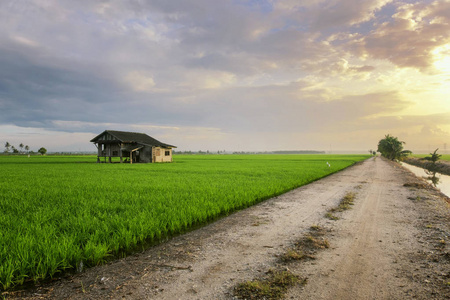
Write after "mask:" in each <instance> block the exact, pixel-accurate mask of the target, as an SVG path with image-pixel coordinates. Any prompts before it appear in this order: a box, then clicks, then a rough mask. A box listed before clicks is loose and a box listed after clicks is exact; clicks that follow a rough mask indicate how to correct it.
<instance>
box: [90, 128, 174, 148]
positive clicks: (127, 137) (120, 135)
mask: <svg viewBox="0 0 450 300" xmlns="http://www.w3.org/2000/svg"><path fill="white" fill-rule="evenodd" d="M106 133H109V134H110V135H112V136H113V137H115V138H116V139H117V140H118V141H120V142H122V143H138V144H142V145H148V146H156V147H166V148H176V146H172V145H169V144H165V143H162V142H160V141H158V140H156V139H154V138H152V137H151V136H149V135H147V134H145V133H138V132H128V131H117V130H105V131H103V132H102V133H100V134H99V135H97V136H96V137H95V138H93V139H92V140H91V142H92V143H97V142H98V141H99V140H100V137H101V136H103V135H104V134H106Z"/></svg>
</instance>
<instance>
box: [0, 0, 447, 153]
mask: <svg viewBox="0 0 450 300" xmlns="http://www.w3.org/2000/svg"><path fill="white" fill-rule="evenodd" d="M0 24H1V26H0V142H1V143H2V145H1V146H2V148H1V150H3V145H4V144H5V142H6V141H8V142H9V143H11V144H13V145H15V146H16V147H18V145H19V144H20V143H24V144H27V145H29V146H30V147H31V149H32V150H34V151H36V150H37V149H38V148H39V147H41V146H44V147H46V148H47V149H48V150H49V151H69V150H73V151H79V150H81V151H86V150H88V151H89V150H91V151H95V149H96V148H95V146H94V145H93V144H91V143H90V142H89V140H90V139H92V138H93V137H94V136H96V135H97V134H99V133H100V132H102V131H103V130H105V129H111V130H125V131H135V132H145V133H147V134H149V135H151V136H153V137H154V138H156V139H158V140H160V141H162V142H165V143H168V144H173V145H176V146H178V150H193V151H197V150H210V151H217V150H227V151H267V150H294V149H296V150H306V149H313V150H324V151H330V150H331V151H347V150H355V151H366V150H369V149H376V146H377V143H378V141H379V140H380V139H381V138H383V137H384V135H385V134H388V133H389V134H392V135H394V136H398V137H399V139H400V140H403V141H405V142H406V146H405V147H406V148H407V149H411V150H413V151H420V150H424V151H425V152H427V151H432V150H434V149H435V148H438V147H439V148H440V149H442V152H444V147H447V149H446V150H447V152H450V0H441V1H423V0H421V1H389V0H367V1H364V0H308V1H300V0H286V1H276V0H273V1H271V0H266V1H264V0H260V1H257V0H220V1H212V0H191V1H181V0H180V1H175V0H173V1H167V0H154V1H152V0H149V1H144V0H141V1H107V0H105V1H91V0H78V1H69V0H66V1H64V0H34V1H8V0H6V1H5V0H3V1H0ZM445 144H448V145H447V146H445Z"/></svg>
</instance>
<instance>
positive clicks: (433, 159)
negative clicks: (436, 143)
mask: <svg viewBox="0 0 450 300" xmlns="http://www.w3.org/2000/svg"><path fill="white" fill-rule="evenodd" d="M438 150H439V148H437V149H436V150H434V152H433V153H430V155H431V156H427V157H424V159H425V160H428V161H431V162H432V163H433V164H436V162H437V161H438V160H439V159H440V158H441V156H442V155H440V154H438V153H437V151H438Z"/></svg>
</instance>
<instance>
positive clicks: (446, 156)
mask: <svg viewBox="0 0 450 300" xmlns="http://www.w3.org/2000/svg"><path fill="white" fill-rule="evenodd" d="M430 155H432V153H430V154H414V155H413V157H417V158H425V157H427V156H430ZM439 155H441V154H439ZM439 160H445V161H450V154H442V155H441V156H440V157H439Z"/></svg>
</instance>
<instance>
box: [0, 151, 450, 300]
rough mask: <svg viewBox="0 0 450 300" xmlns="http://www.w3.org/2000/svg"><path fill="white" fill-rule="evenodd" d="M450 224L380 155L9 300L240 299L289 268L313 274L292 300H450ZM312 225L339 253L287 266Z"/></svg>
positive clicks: (437, 201) (445, 213)
mask: <svg viewBox="0 0 450 300" xmlns="http://www.w3.org/2000/svg"><path fill="white" fill-rule="evenodd" d="M413 182H416V183H419V184H418V185H416V187H405V186H403V185H404V184H405V183H413ZM417 187H418V188H417ZM347 192H355V193H356V198H355V205H354V206H353V208H352V209H351V210H348V211H345V212H343V213H341V214H340V220H337V221H333V220H329V219H327V218H325V217H324V215H325V213H326V212H327V211H328V210H329V209H330V208H332V207H335V206H336V205H337V204H338V203H339V201H340V200H341V198H342V197H343V196H344V195H345V194H346V193H347ZM449 221H450V209H449V205H448V204H447V203H446V202H445V201H444V200H443V198H442V196H440V195H439V193H438V192H436V191H435V190H432V189H428V188H426V186H425V185H423V184H422V183H421V181H420V180H419V179H417V178H416V177H414V176H413V175H412V174H411V173H409V172H408V171H406V170H405V169H403V168H402V167H400V166H398V165H396V164H394V163H392V162H389V161H386V160H383V159H381V158H376V159H373V158H372V159H370V160H367V161H365V162H363V163H361V164H358V165H355V166H353V167H351V168H348V169H346V170H344V171H342V172H339V173H337V174H334V175H332V176H329V177H327V178H324V179H322V180H320V181H317V182H315V183H312V184H310V185H308V186H305V187H302V188H299V189H296V190H294V191H291V192H289V193H286V194H284V195H282V196H279V197H276V198H273V199H270V200H268V201H265V202H264V203H261V204H259V205H256V206H254V207H251V208H249V209H246V210H244V211H240V212H238V213H235V214H233V215H231V216H229V217H227V218H224V219H221V220H219V221H217V222H215V223H213V224H210V225H208V226H206V227H203V228H201V229H199V230H196V231H192V232H190V233H187V234H185V235H182V236H179V237H176V238H173V239H171V240H170V241H168V242H166V243H164V244H161V245H159V246H156V247H153V248H151V249H148V250H146V251H144V252H142V253H138V254H135V255H133V256H130V257H127V258H124V259H121V260H119V261H115V262H112V263H109V264H107V265H104V266H100V267H96V268H92V269H89V270H87V271H85V272H83V273H81V274H77V275H75V276H66V277H65V278H62V279H59V280H57V281H55V282H53V283H48V284H44V285H42V286H40V287H37V288H35V289H32V290H28V291H16V292H14V293H11V294H8V295H7V296H11V297H20V298H36V299H37V298H41V299H42V298H57V299H63V298H64V299H66V298H71V299H123V298H126V299H233V287H234V286H235V285H236V284H237V283H239V282H243V281H247V280H252V279H254V278H257V277H258V276H261V275H262V274H264V272H266V271H268V270H269V269H271V268H280V267H283V268H285V269H289V270H290V271H291V272H293V273H294V274H299V275H302V276H306V277H308V283H307V284H306V285H305V286H295V287H293V288H290V289H289V290H288V292H287V295H286V298H291V299H413V298H414V299H448V298H450V238H449V235H450V225H449V224H450V222H449ZM311 225H320V226H321V227H323V228H326V229H327V230H328V234H327V236H326V238H327V239H328V241H329V243H330V246H331V247H330V248H329V249H326V250H324V251H322V252H320V253H319V254H318V255H317V259H316V260H308V261H300V262H298V261H297V262H291V263H285V264H282V265H280V261H279V259H278V256H279V255H280V254H282V253H284V252H285V251H286V249H287V248H288V247H290V246H291V245H292V244H293V243H294V242H295V241H296V240H298V239H299V238H300V237H302V236H303V235H305V233H306V232H307V230H308V229H309V228H310V226H311Z"/></svg>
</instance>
